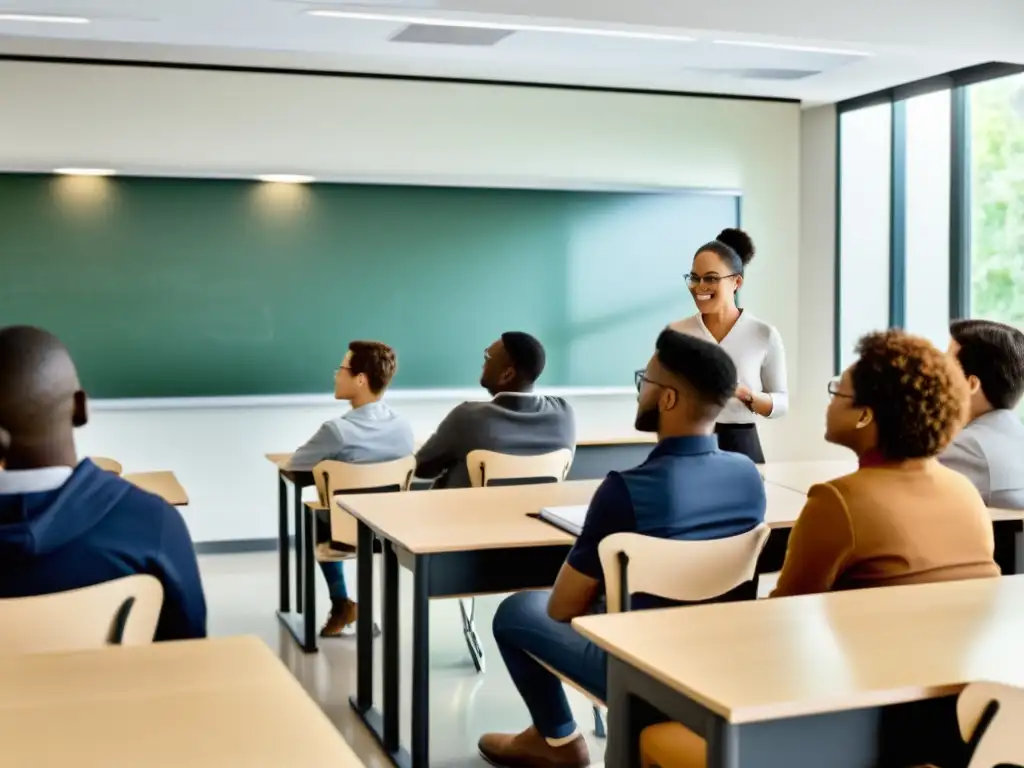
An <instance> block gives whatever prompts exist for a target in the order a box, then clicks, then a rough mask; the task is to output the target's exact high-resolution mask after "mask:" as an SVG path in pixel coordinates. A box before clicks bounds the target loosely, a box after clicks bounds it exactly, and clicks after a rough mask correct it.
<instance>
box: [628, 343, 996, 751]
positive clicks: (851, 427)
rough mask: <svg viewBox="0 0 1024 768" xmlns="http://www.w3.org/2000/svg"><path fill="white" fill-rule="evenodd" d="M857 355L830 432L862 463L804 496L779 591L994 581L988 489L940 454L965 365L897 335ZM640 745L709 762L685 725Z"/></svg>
mask: <svg viewBox="0 0 1024 768" xmlns="http://www.w3.org/2000/svg"><path fill="white" fill-rule="evenodd" d="M857 350H858V353H859V354H860V358H859V359H858V360H857V362H855V363H854V364H853V365H851V366H850V367H849V368H847V369H846V371H844V372H843V375H842V377H841V378H840V379H839V380H838V381H833V382H830V383H829V388H828V391H829V393H830V394H831V395H832V402H831V403H830V404H829V408H828V413H827V417H826V428H825V439H826V440H828V441H829V442H830V443H835V444H836V445H841V446H844V447H846V448H849V449H850V450H852V451H853V452H854V453H856V454H857V458H858V459H859V462H860V468H859V469H858V470H857V471H856V472H854V473H853V474H850V475H846V476H845V477H839V478H836V479H835V480H830V481H829V482H827V483H821V484H819V485H815V486H814V487H812V488H811V490H810V491H809V492H808V494H807V503H806V505H805V506H804V508H803V511H802V512H801V513H800V517H799V518H798V519H797V522H796V524H795V525H794V526H793V530H792V531H791V532H790V536H789V547H788V548H787V550H786V560H785V563H784V564H783V566H782V573H781V574H779V581H778V584H777V585H776V587H775V591H773V592H772V597H786V596H789V595H804V594H811V593H817V592H830V591H834V590H840V589H857V588H860V587H881V586H891V585H897V584H920V583H925V582H932V581H952V580H956V579H974V578H986V577H993V576H998V575H999V568H998V566H997V565H996V563H995V561H994V560H993V549H994V543H993V538H992V519H991V517H990V515H989V513H988V510H987V509H986V507H985V504H984V502H983V501H982V499H981V496H980V495H979V494H978V491H977V490H976V489H975V487H974V486H973V485H972V484H971V482H970V481H969V480H968V479H967V478H965V477H964V476H963V475H961V474H960V473H958V472H956V471H954V470H951V469H948V468H946V467H944V466H942V465H941V464H939V463H938V461H937V460H936V459H935V457H936V456H937V455H938V454H940V453H941V452H942V451H943V450H944V449H945V448H946V446H947V445H949V442H950V440H952V439H953V437H954V435H956V433H957V432H958V431H959V429H960V428H961V426H962V425H963V423H964V421H965V420H966V419H967V414H968V396H969V388H968V386H967V380H966V379H965V377H964V375H963V371H961V370H960V369H959V366H958V365H957V364H956V362H955V361H954V360H951V359H950V358H949V357H947V356H946V355H944V354H943V353H942V352H940V351H939V350H938V349H936V348H935V347H933V346H932V345H931V344H930V343H929V342H928V341H926V340H925V339H922V338H918V337H916V336H910V335H908V334H906V333H904V332H903V331H899V330H891V331H883V332H880V333H872V334H868V335H867V336H865V337H864V338H863V339H861V340H860V344H859V345H858V347H857ZM640 752H641V755H642V762H643V765H644V766H646V768H651V767H652V766H658V767H659V768H703V766H704V764H705V752H704V741H703V739H701V738H699V737H698V736H697V735H696V734H694V733H693V732H692V731H690V730H688V729H687V728H685V727H684V726H682V725H680V724H679V723H663V724H661V725H655V726H651V727H650V728H646V729H645V730H644V731H643V733H642V734H641V735H640Z"/></svg>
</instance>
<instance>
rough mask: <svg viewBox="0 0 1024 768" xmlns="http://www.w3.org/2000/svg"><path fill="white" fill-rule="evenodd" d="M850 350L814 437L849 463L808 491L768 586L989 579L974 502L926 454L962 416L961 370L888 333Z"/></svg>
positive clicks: (986, 542)
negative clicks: (848, 468)
mask: <svg viewBox="0 0 1024 768" xmlns="http://www.w3.org/2000/svg"><path fill="white" fill-rule="evenodd" d="M857 351H858V353H859V357H858V359H857V361H856V362H855V363H854V364H853V365H851V366H850V367H849V368H847V369H846V371H844V372H843V375H842V378H840V379H839V380H838V381H833V382H831V383H830V384H829V393H830V394H831V395H832V402H831V403H830V404H829V408H828V414H827V417H826V431H825V439H826V440H828V441H829V442H830V443H835V444H837V445H842V446H844V447H846V448H849V449H850V450H852V451H853V452H854V453H856V454H857V458H858V460H859V464H860V468H859V469H858V470H857V471H856V472H854V473H853V474H850V475H846V476H845V477H839V478H836V479H835V480H830V481H829V482H827V483H821V484H819V485H815V486H813V487H812V488H811V489H810V491H809V492H808V494H807V504H806V505H805V506H804V508H803V511H802V512H801V513H800V517H799V518H797V521H796V524H795V525H794V526H793V530H792V532H791V533H790V536H789V546H788V548H787V551H786V559H785V562H784V564H783V566H782V572H781V573H780V574H779V580H778V584H777V586H776V588H775V591H774V592H773V593H772V595H773V596H774V597H784V596H787V595H802V594H808V593H816V592H829V591H832V590H841V589H857V588H861V587H882V586H890V585H900V584H919V583H926V582H934V581H952V580H957V579H973V578H984V577H990V576H998V575H999V568H998V566H996V563H995V560H994V559H993V551H994V542H993V535H992V519H991V517H990V515H989V513H988V510H987V509H986V508H985V503H984V502H983V501H982V500H981V498H980V497H979V496H978V493H977V491H976V490H975V489H974V488H973V487H972V486H971V484H970V482H969V481H968V480H967V479H966V478H965V477H963V476H962V475H960V474H959V473H957V472H954V471H952V470H950V469H948V468H946V467H943V466H942V465H941V464H940V463H939V462H938V461H936V459H935V457H936V456H938V455H939V454H941V453H942V451H943V450H944V449H945V448H946V446H947V445H949V443H950V441H951V440H952V439H953V436H954V435H955V434H956V433H957V432H958V431H959V430H960V427H961V425H962V424H963V422H964V420H965V418H966V416H967V400H968V387H967V382H966V380H965V379H964V375H963V373H962V372H961V370H960V369H959V368H958V367H957V365H956V364H955V363H954V362H953V361H952V360H951V359H950V358H949V357H948V356H946V355H944V354H943V353H942V352H940V351H939V350H938V349H936V348H935V347H934V346H932V345H931V343H929V342H928V341H927V340H925V339H922V338H919V337H917V336H911V335H909V334H907V333H904V332H903V331H900V330H890V331H883V332H879V333H871V334H868V335H867V336H865V337H864V338H863V339H861V340H860V343H859V345H858V347H857Z"/></svg>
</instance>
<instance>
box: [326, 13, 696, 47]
mask: <svg viewBox="0 0 1024 768" xmlns="http://www.w3.org/2000/svg"><path fill="white" fill-rule="evenodd" d="M306 14H307V15H309V16H317V17H319V18H326V19H351V20H353V21H390V22H394V23H396V24H425V25H429V26H434V27H464V28H471V29H508V30H512V31H514V32H554V33H559V34H565V35H591V36H595V37H619V38H629V39H633V40H664V41H669V42H675V43H692V42H693V41H694V38H692V37H688V36H686V35H676V34H673V33H671V32H643V31H639V30H630V29H601V28H598V27H564V26H552V25H547V24H520V23H518V22H514V21H471V20H469V19H445V18H437V17H433V16H404V15H398V14H390V13H366V12H363V11H334V10H327V9H322V10H314V11H306Z"/></svg>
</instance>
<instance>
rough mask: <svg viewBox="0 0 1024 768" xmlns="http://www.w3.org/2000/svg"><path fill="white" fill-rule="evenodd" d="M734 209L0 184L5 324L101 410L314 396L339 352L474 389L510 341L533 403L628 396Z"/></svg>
mask: <svg viewBox="0 0 1024 768" xmlns="http://www.w3.org/2000/svg"><path fill="white" fill-rule="evenodd" d="M738 202H739V200H738V198H737V197H735V196H732V195H727V194H713V193H700V192H694V193H680V194H641V193H630V194H626V193H605V192H555V191H527V190H499V189H465V188H446V187H405V186H377V185H350V184H314V185H308V186H293V185H276V184H275V185H272V184H261V183H258V182H246V181H220V180H206V179H203V180H198V179H153V178H108V179H95V178H92V179H89V178H68V177H52V176H39V175H3V176H0V325H9V324H15V323H17V324H23V323H27V324H34V325H40V326H43V327H45V328H47V329H49V330H52V331H53V332H54V333H56V334H57V335H59V336H60V337H61V338H62V339H64V340H65V342H66V343H67V344H68V346H69V347H70V349H71V351H72V353H73V355H74V356H75V358H76V361H77V362H78V365H79V368H80V372H81V376H82V380H83V383H84V385H85V387H86V388H87V389H88V390H89V392H90V393H91V394H92V395H93V396H94V397H185V396H199V395H245V394H288V393H303V392H325V391H329V390H330V388H331V381H332V376H333V371H334V368H335V366H336V365H337V364H338V361H339V360H340V358H341V357H342V355H343V354H344V351H345V348H346V345H347V342H348V340H349V339H352V338H369V339H380V340H382V341H386V342H387V343H389V344H391V345H392V346H394V347H395V348H396V350H397V351H398V355H399V373H398V376H397V378H396V380H395V382H394V386H395V387H401V388H420V387H455V386H472V385H475V384H476V383H477V381H478V378H479V372H480V366H481V364H482V356H483V350H484V348H485V347H486V346H487V345H488V344H489V343H490V342H491V341H492V340H493V339H494V338H496V337H497V336H498V335H499V334H500V333H501V332H502V331H505V330H524V331H528V332H531V333H534V334H536V335H537V336H538V337H539V338H540V339H541V340H542V341H543V342H544V344H545V346H546V347H547V350H548V360H549V363H548V369H547V372H546V373H545V375H544V377H543V379H542V381H541V384H542V385H547V386H557V385H574V386H616V385H621V386H628V385H629V384H630V383H631V382H632V375H631V374H632V371H633V370H634V369H635V368H637V367H640V366H641V365H642V364H643V363H644V362H645V361H646V359H647V356H648V355H649V354H650V351H651V349H652V345H653V342H654V338H655V336H656V334H657V332H658V330H659V329H660V328H661V327H663V326H664V325H665V324H666V323H667V322H669V321H670V320H672V319H675V318H677V317H679V316H682V315H685V314H687V313H688V312H690V311H691V304H690V300H689V298H688V297H687V294H686V286H685V285H684V282H683V274H684V273H685V272H686V270H687V267H688V264H689V258H690V256H691V255H692V253H693V250H694V249H695V248H696V247H697V246H698V245H700V244H701V243H702V242H704V241H706V240H708V239H710V238H712V237H713V236H714V235H715V234H716V233H717V232H718V231H719V230H720V229H721V228H722V227H724V226H730V225H735V224H736V221H737V216H738Z"/></svg>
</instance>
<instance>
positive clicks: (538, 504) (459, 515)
mask: <svg viewBox="0 0 1024 768" xmlns="http://www.w3.org/2000/svg"><path fill="white" fill-rule="evenodd" d="M600 483H601V481H600V480H575V481H570V482H564V483H548V484H545V485H520V486H511V487H504V488H466V489H460V490H439V491H426V492H413V493H381V494H366V495H362V496H359V495H353V496H346V495H344V494H341V495H339V496H336V497H335V501H336V503H335V506H334V508H333V509H332V510H331V516H332V518H333V517H335V516H337V515H345V514H348V513H351V514H352V515H353V516H355V517H356V519H358V520H362V521H363V522H364V523H366V524H367V525H369V526H370V527H371V528H372V529H374V530H375V531H376V532H377V533H379V534H380V535H381V536H383V537H385V538H388V539H390V540H392V541H394V542H397V543H398V544H400V545H401V546H402V547H403V548H405V549H407V550H409V551H410V552H413V553H416V554H429V553H435V552H462V551H469V550H477V549H500V548H504V547H543V546H557V545H570V544H572V543H573V541H574V540H575V539H574V537H572V536H570V535H569V534H568V533H565V532H564V531H561V530H559V529H558V528H556V527H554V526H553V525H550V524H548V523H545V522H543V521H542V520H538V519H536V518H534V517H529V515H530V514H531V513H538V512H540V510H541V509H542V508H544V507H556V506H575V505H578V504H589V503H590V498H591V497H592V496H593V495H594V491H595V490H596V489H597V486H598V485H600ZM339 525H340V524H339Z"/></svg>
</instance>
